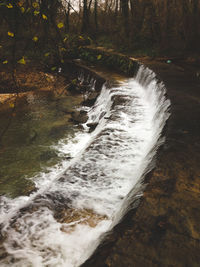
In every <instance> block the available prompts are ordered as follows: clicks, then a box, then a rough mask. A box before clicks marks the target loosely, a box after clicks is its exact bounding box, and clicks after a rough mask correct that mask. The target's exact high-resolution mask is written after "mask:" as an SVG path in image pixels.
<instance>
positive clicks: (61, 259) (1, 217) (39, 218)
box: [0, 66, 170, 267]
mask: <svg viewBox="0 0 200 267" xmlns="http://www.w3.org/2000/svg"><path fill="white" fill-rule="evenodd" d="M169 106H170V101H169V100H168V99H167V98H166V90H165V86H164V84H163V83H162V82H160V81H158V80H157V79H156V76H155V74H154V73H153V72H152V71H151V70H149V69H148V68H146V67H144V66H140V67H139V69H138V72H137V74H136V76H135V77H134V78H129V79H126V80H124V81H122V82H120V83H119V85H117V86H113V87H111V88H109V87H108V86H106V84H104V85H103V87H102V90H101V93H100V95H99V97H98V98H97V100H96V102H95V104H94V106H93V107H91V108H88V115H89V119H88V121H87V123H86V124H88V123H98V125H97V127H96V129H95V130H94V131H93V132H92V133H89V131H88V127H87V125H86V124H85V125H84V128H85V132H83V133H77V134H76V136H75V137H74V138H73V139H72V140H71V141H70V142H66V141H65V140H64V139H63V140H61V141H60V142H59V143H58V145H57V149H58V150H59V151H60V153H65V152H66V153H68V154H70V156H71V158H72V159H71V161H70V162H67V163H66V162H65V161H63V162H62V164H60V165H59V166H55V167H54V168H52V169H51V171H50V172H48V173H41V174H40V175H38V176H37V177H34V178H33V180H34V182H35V183H36V186H37V188H38V190H37V192H34V193H33V194H32V195H30V196H29V197H18V198H15V199H10V198H7V197H1V206H0V208H1V210H0V230H1V235H0V237H1V240H2V241H0V242H1V243H2V245H0V251H2V252H1V253H0V256H1V258H2V259H1V260H0V265H1V266H15V267H17V266H20V267H21V266H27V267H28V266H34V267H42V266H52V267H53V266H60V267H61V266H63V267H72V266H79V265H81V264H82V263H83V262H84V261H85V260H86V259H87V258H88V257H89V256H90V255H91V254H92V252H93V251H94V250H95V248H96V247H97V246H98V244H99V243H100V242H101V238H102V236H103V234H104V233H106V232H107V231H109V230H110V229H112V227H113V226H114V225H115V224H116V223H117V222H119V220H120V219H121V217H122V216H123V214H124V213H125V212H127V210H128V209H129V207H130V204H131V201H132V200H133V199H134V198H136V197H138V196H140V194H141V192H142V189H143V182H142V178H143V177H144V175H145V173H147V172H148V171H149V170H150V169H151V168H152V166H153V164H152V162H153V160H154V158H155V155H156V151H157V149H158V147H159V145H160V144H162V143H163V142H164V138H163V137H161V134H162V130H163V127H164V125H165V123H166V120H167V119H168V117H169ZM2 255H4V256H2Z"/></svg>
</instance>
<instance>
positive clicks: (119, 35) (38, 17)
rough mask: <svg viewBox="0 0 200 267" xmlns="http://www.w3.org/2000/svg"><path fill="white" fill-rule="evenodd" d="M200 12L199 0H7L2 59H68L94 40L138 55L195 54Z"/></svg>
mask: <svg viewBox="0 0 200 267" xmlns="http://www.w3.org/2000/svg"><path fill="white" fill-rule="evenodd" d="M199 12H200V1H199V0H163V1H159V0H123V1H122V0H121V1H120V0H105V1H100V0H83V1H81V0H79V1H77V0H74V1H70V0H68V1H66V0H62V1H60V0H40V1H33V0H18V1H15V0H10V1H9V0H1V3H0V24H1V28H0V49H1V50H0V58H1V64H3V65H6V64H7V62H11V61H12V62H13V63H14V62H15V63H16V62H17V61H20V60H21V63H22V64H23V63H24V62H25V59H27V60H30V59H31V60H32V59H33V58H34V59H36V60H39V61H44V62H45V61H47V58H48V57H49V56H51V57H56V59H57V60H58V58H59V59H60V60H62V55H63V54H68V56H70V55H69V54H70V53H72V50H73V48H76V47H77V46H78V47H79V46H82V45H88V44H93V45H98V46H104V47H106V48H115V50H117V51H123V52H126V53H129V54H130V53H132V54H135V55H150V56H156V55H173V56H177V57H178V56H179V57H180V56H183V57H187V56H188V55H192V56H195V55H198V52H199V47H200V27H199V25H200V21H199V20H200V16H199ZM33 51H34V52H33ZM50 54H51V55H50ZM49 58H50V57H49Z"/></svg>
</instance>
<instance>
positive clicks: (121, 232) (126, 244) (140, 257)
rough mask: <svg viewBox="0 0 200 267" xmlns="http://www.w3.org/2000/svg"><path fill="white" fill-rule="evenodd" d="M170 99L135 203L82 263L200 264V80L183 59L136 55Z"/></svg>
mask: <svg viewBox="0 0 200 267" xmlns="http://www.w3.org/2000/svg"><path fill="white" fill-rule="evenodd" d="M140 61H141V62H142V63H144V64H145V65H146V66H149V67H150V68H151V69H152V70H154V71H155V73H156V74H157V75H158V76H159V77H160V79H161V80H162V81H164V83H165V85H166V87H167V94H168V97H169V98H170V100H171V117H170V119H169V121H168V124H167V126H166V129H165V135H166V142H165V144H164V146H163V147H162V148H161V149H160V151H159V153H158V155H157V162H156V167H155V169H154V170H153V171H152V172H151V173H150V174H149V175H148V177H146V182H148V185H147V187H146V190H145V192H144V195H143V197H142V199H141V202H140V204H139V206H138V208H137V209H133V210H131V211H129V213H128V214H127V215H126V216H125V218H124V219H123V220H122V222H121V223H120V224H119V225H117V226H116V227H115V228H114V230H113V231H112V232H111V233H109V234H108V235H107V237H106V238H105V241H104V242H103V243H102V244H101V245H100V246H99V248H98V249H97V250H96V252H95V253H94V255H93V256H92V257H91V258H90V259H89V260H88V261H86V262H85V264H83V266H84V267H90V266H95V267H106V266H113V267H114V266H115V267H124V266H130V267H132V266H138V267H145V266H176V267H177V266H180V267H182V266H199V262H200V254H199V251H200V224H199V221H200V179H199V178H200V176H199V174H200V165H199V162H200V135H199V133H200V124H199V115H200V80H199V77H198V71H199V69H198V67H196V66H191V65H188V64H186V63H184V62H175V63H174V62H173V61H172V63H170V64H167V62H166V60H149V59H148V58H142V59H140Z"/></svg>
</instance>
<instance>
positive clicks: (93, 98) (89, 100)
mask: <svg viewBox="0 0 200 267" xmlns="http://www.w3.org/2000/svg"><path fill="white" fill-rule="evenodd" d="M98 95H99V93H97V92H91V93H90V94H89V96H88V97H87V99H86V100H84V101H83V102H82V105H84V106H88V107H91V106H93V105H94V103H95V101H96V99H97V97H98Z"/></svg>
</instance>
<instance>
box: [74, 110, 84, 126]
mask: <svg viewBox="0 0 200 267" xmlns="http://www.w3.org/2000/svg"><path fill="white" fill-rule="evenodd" d="M71 120H72V121H73V122H75V123H86V121H87V120H88V115H87V112H86V111H84V110H81V111H73V112H72V113H71Z"/></svg>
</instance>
